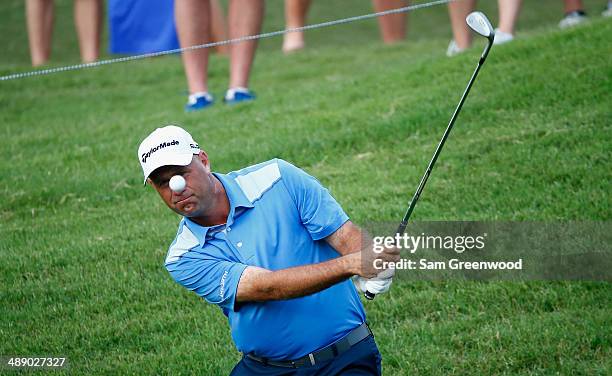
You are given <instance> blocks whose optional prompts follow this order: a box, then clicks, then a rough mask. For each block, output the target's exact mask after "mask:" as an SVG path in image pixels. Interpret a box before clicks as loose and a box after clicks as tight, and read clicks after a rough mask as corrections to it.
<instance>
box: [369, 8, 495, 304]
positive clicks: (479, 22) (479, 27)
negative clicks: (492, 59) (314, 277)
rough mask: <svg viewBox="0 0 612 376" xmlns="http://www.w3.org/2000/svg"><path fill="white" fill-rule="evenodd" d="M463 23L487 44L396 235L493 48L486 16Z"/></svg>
mask: <svg viewBox="0 0 612 376" xmlns="http://www.w3.org/2000/svg"><path fill="white" fill-rule="evenodd" d="M465 21H466V22H467V24H468V26H469V27H470V28H471V29H472V30H474V31H475V32H476V33H478V34H480V35H482V36H483V37H485V38H487V39H488V41H489V43H488V44H487V46H486V47H485V49H484V51H483V52H482V55H481V57H480V60H479V61H478V66H476V70H474V73H473V74H472V78H470V82H468V84H467V87H466V88H465V91H464V92H463V95H462V96H461V100H460V101H459V104H458V105H457V108H456V109H455V112H454V113H453V116H452V117H451V119H450V122H449V123H448V126H447V127H446V130H445V131H444V135H443V136H442V139H441V140H440V142H439V143H438V147H436V151H435V152H434V155H433V157H432V158H431V161H429V165H428V166H427V170H426V171H425V175H423V177H422V178H421V182H420V183H419V187H418V188H417V190H416V192H415V193H414V196H412V199H411V200H410V204H409V205H408V210H406V214H405V215H404V219H403V220H402V222H401V223H400V225H399V227H398V228H397V231H396V233H397V234H403V233H404V231H405V230H406V226H407V225H408V220H409V219H410V215H411V214H412V211H413V210H414V207H415V206H416V203H417V201H418V200H419V197H420V196H421V192H422V191H423V188H424V187H425V183H427V179H428V178H429V175H430V174H431V170H432V169H433V167H434V164H435V163H436V160H437V159H438V156H439V155H440V152H441V151H442V147H444V143H445V142H446V139H447V138H448V135H449V134H450V131H451V129H452V128H453V125H454V124H455V120H457V115H458V114H459V111H461V107H463V102H465V98H467V95H468V93H469V92H470V89H471V88H472V84H474V80H475V79H476V76H477V75H478V72H479V71H480V68H481V67H482V65H483V64H484V62H485V60H486V58H487V56H488V55H489V51H490V50H491V47H492V46H493V39H494V38H495V30H494V29H493V26H491V22H489V20H488V19H487V16H485V15H484V13H482V12H472V13H470V14H469V15H468V16H467V18H466V19H465ZM364 296H365V297H366V299H368V300H372V299H374V297H375V296H376V294H373V293H371V292H369V291H366V292H365V293H364Z"/></svg>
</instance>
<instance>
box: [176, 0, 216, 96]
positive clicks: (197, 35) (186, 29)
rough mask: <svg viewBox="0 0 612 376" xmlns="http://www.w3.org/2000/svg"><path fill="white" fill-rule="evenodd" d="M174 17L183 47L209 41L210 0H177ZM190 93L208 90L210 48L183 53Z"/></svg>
mask: <svg viewBox="0 0 612 376" xmlns="http://www.w3.org/2000/svg"><path fill="white" fill-rule="evenodd" d="M174 17H175V19H176V29H177V34H178V38H179V42H180V45H181V48H184V47H189V46H195V45H199V44H204V43H208V41H209V39H210V2H209V1H208V0H176V1H175V3H174ZM182 58H183V66H184V67H185V75H186V76H187V86H188V87H189V93H190V94H194V93H198V92H208V81H207V79H208V74H207V72H208V71H207V70H208V49H207V48H200V49H197V50H193V51H186V52H183V54H182Z"/></svg>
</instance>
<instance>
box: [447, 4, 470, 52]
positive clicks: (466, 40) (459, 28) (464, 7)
mask: <svg viewBox="0 0 612 376" xmlns="http://www.w3.org/2000/svg"><path fill="white" fill-rule="evenodd" d="M475 7H476V0H464V1H457V2H452V3H449V4H448V12H449V14H450V19H451V26H452V28H453V39H454V40H455V43H457V47H459V48H468V47H470V46H471V45H472V33H471V32H470V29H469V28H468V26H467V24H466V23H465V18H466V17H467V16H468V14H470V12H472V11H473V10H474V8H475Z"/></svg>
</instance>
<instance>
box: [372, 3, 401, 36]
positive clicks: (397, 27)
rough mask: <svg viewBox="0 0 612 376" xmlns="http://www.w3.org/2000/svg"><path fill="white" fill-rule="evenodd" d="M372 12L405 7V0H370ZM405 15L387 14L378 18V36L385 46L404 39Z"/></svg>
mask: <svg viewBox="0 0 612 376" xmlns="http://www.w3.org/2000/svg"><path fill="white" fill-rule="evenodd" d="M372 3H373V5H374V10H375V11H376V12H382V11H385V10H391V9H397V8H402V7H405V6H407V4H408V1H405V0H372ZM406 19H407V15H406V13H396V14H389V15H386V16H382V17H378V26H379V28H380V34H381V36H382V40H383V42H384V43H385V44H392V43H396V42H399V41H402V40H404V39H406Z"/></svg>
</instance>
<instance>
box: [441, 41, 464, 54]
mask: <svg viewBox="0 0 612 376" xmlns="http://www.w3.org/2000/svg"><path fill="white" fill-rule="evenodd" d="M465 50H466V48H460V47H459V46H457V43H455V40H454V39H453V40H451V41H450V43H449V44H448V48H447V49H446V56H448V57H452V56H455V55H458V54H460V53H462V52H463V51H465Z"/></svg>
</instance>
